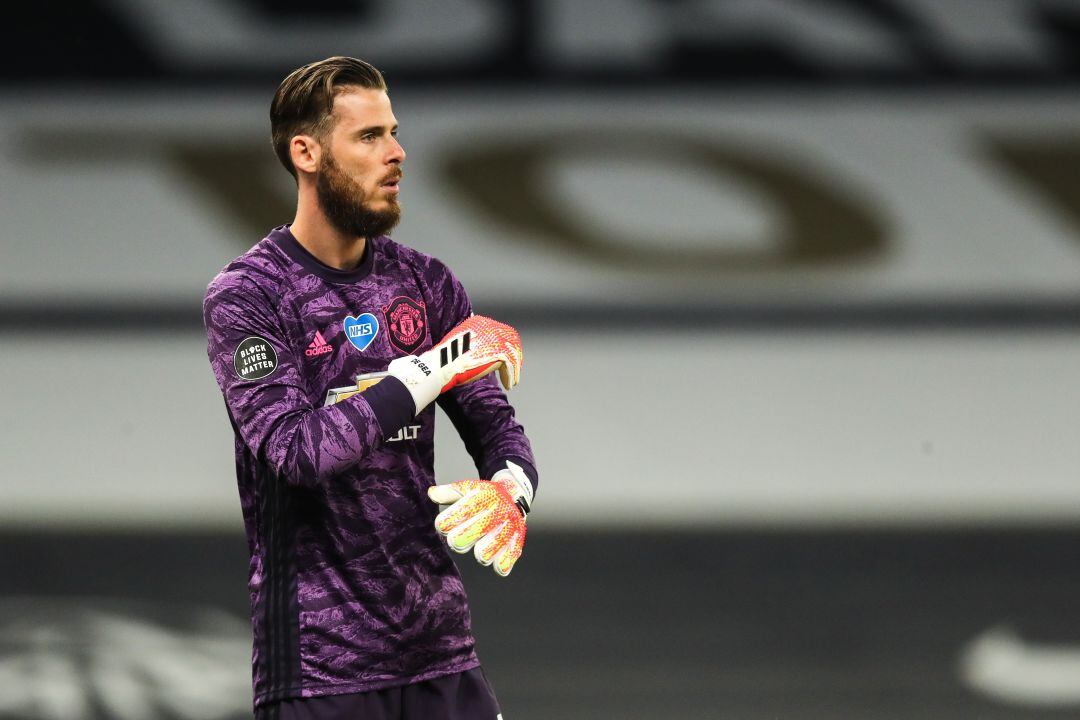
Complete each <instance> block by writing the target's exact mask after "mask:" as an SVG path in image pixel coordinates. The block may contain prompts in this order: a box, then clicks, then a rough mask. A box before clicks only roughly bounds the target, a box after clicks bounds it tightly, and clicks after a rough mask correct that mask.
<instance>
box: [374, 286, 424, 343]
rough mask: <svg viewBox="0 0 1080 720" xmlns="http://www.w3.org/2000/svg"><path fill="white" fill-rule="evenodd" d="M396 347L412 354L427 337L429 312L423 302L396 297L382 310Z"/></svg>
mask: <svg viewBox="0 0 1080 720" xmlns="http://www.w3.org/2000/svg"><path fill="white" fill-rule="evenodd" d="M382 312H383V317H385V318H386V327H387V328H389V336H390V342H391V343H393V344H394V347H396V348H398V349H400V350H403V351H404V352H406V353H409V354H412V353H413V351H415V350H416V348H418V347H420V344H421V343H423V342H424V338H425V337H426V336H427V324H428V323H427V310H426V306H425V305H424V303H422V302H417V301H416V300H413V299H412V298H407V297H396V298H394V299H393V300H391V301H390V304H389V305H387V306H386V307H384V308H383V309H382Z"/></svg>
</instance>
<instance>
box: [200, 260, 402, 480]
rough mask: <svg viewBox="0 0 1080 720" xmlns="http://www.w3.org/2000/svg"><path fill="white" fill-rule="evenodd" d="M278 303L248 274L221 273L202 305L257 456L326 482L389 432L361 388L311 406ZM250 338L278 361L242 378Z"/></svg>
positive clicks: (235, 416)
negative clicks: (239, 358) (239, 360)
mask: <svg viewBox="0 0 1080 720" xmlns="http://www.w3.org/2000/svg"><path fill="white" fill-rule="evenodd" d="M273 307H274V305H273V302H272V301H271V300H270V298H268V297H267V295H266V293H265V292H264V291H263V290H262V289H261V288H260V287H258V286H256V285H255V284H254V283H253V282H251V281H250V280H249V279H248V278H247V277H245V276H243V275H240V274H231V273H223V274H221V275H219V276H218V277H217V278H215V280H214V282H213V283H211V285H210V288H209V290H208V292H207V296H206V300H205V302H204V305H203V319H204V322H205V324H206V329H207V337H208V346H207V354H208V355H209V357H210V364H211V366H212V367H213V369H214V375H215V377H216V379H217V382H218V386H219V387H220V388H221V391H222V393H223V394H224V397H225V404H226V406H227V408H228V411H229V415H230V417H231V418H232V420H233V422H234V424H235V425H236V427H237V428H238V429H239V432H240V435H241V437H242V438H243V440H244V442H245V444H247V446H248V447H249V448H250V449H251V451H252V452H253V453H254V454H255V456H256V457H258V458H260V459H262V460H265V461H266V462H267V463H268V464H269V465H270V467H271V468H273V470H274V471H275V473H276V474H277V475H278V476H279V477H281V478H283V479H284V480H285V481H286V482H288V483H289V484H294V485H305V486H314V485H319V484H323V483H326V482H327V481H329V480H330V479H331V478H333V477H334V476H335V475H337V474H339V473H341V472H342V471H343V470H345V469H347V468H349V467H350V466H352V465H355V464H356V463H357V462H359V461H360V460H362V459H363V458H364V457H365V456H366V455H367V454H368V452H369V451H370V450H371V449H372V448H373V447H375V446H377V445H378V444H379V443H381V442H382V439H383V437H385V436H384V435H383V432H382V428H381V427H380V424H379V420H378V418H377V416H376V414H375V412H374V410H373V409H372V408H371V406H370V405H369V404H368V402H367V400H366V399H365V398H364V397H363V394H359V395H354V396H353V397H351V398H348V399H347V400H346V401H344V402H342V403H338V404H336V405H330V406H326V407H318V408H316V407H314V406H313V405H312V404H311V402H310V401H309V400H308V397H307V394H306V392H305V389H304V388H305V383H304V379H303V376H302V375H301V372H300V368H299V366H298V364H297V359H296V357H295V356H294V352H293V350H292V344H291V343H289V342H288V340H287V338H285V337H284V335H285V333H284V332H283V331H282V329H281V328H280V326H279V324H278V321H277V319H276V317H275V314H274V312H273ZM251 338H256V339H259V340H262V341H265V342H266V343H268V344H269V345H270V346H271V347H272V348H273V351H274V354H275V355H276V359H277V360H276V365H275V367H274V368H273V370H272V371H271V372H270V373H269V374H268V375H266V376H265V377H262V378H258V379H250V378H247V379H246V378H243V377H241V376H240V374H239V373H238V372H237V370H236V367H235V362H236V360H235V357H236V354H237V352H238V349H239V348H240V345H241V344H242V343H244V342H245V341H247V340H248V339H251ZM380 384H381V383H380Z"/></svg>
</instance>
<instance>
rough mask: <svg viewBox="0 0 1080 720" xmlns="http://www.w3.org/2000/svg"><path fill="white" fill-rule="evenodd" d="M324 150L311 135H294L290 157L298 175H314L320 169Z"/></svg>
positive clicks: (290, 147) (290, 143)
mask: <svg viewBox="0 0 1080 720" xmlns="http://www.w3.org/2000/svg"><path fill="white" fill-rule="evenodd" d="M321 153H322V148H321V147H320V146H319V143H318V141H316V140H315V138H313V137H312V136H310V135H293V137H292V139H291V140H289V157H290V158H291V159H292V164H293V167H295V168H296V171H297V173H313V172H315V170H316V168H318V167H319V157H320V155H321Z"/></svg>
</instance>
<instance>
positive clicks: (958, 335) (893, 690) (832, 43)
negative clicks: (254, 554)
mask: <svg viewBox="0 0 1080 720" xmlns="http://www.w3.org/2000/svg"><path fill="white" fill-rule="evenodd" d="M5 18H6V20H7V22H6V27H7V28H8V30H9V32H7V33H6V34H5V42H4V44H3V45H2V46H0V60H2V61H0V158H2V161H0V213H2V216H0V217H2V227H3V231H2V233H0V371H2V376H3V378H4V380H3V382H2V383H0V429H2V433H0V458H2V464H0V548H2V550H0V577H2V578H3V581H2V582H0V625H2V631H0V718H3V719H5V720H6V719H8V718H21V719H27V720H92V719H96V718H123V719H124V720H129V719H130V720H144V719H151V718H183V719H185V720H212V719H215V720H216V719H226V720H232V719H233V718H243V717H250V686H249V673H250V663H249V656H250V630H249V624H248V608H247V594H246V587H245V581H246V564H247V550H246V545H245V540H244V537H243V529H242V525H241V517H240V508H239V502H238V499H237V493H236V487H235V477H234V470H233V459H232V445H231V443H232V435H231V430H230V428H229V425H228V421H227V418H226V414H225V411H224V407H223V403H222V400H221V398H220V394H219V393H218V390H217V387H216V385H215V384H214V381H213V377H212V375H211V373H210V370H209V366H208V363H207V360H206V354H205V336H204V334H203V328H202V324H201V314H200V304H201V300H202V296H203V293H204V291H205V288H206V285H207V283H208V282H209V281H210V279H211V278H212V277H213V276H214V275H215V274H216V273H217V271H218V270H219V269H220V268H221V267H222V266H223V265H224V264H225V263H226V262H228V261H229V260H231V259H232V258H234V257H235V256H237V255H239V254H241V253H242V252H244V251H245V250H246V249H247V248H248V247H250V246H251V245H252V244H254V243H255V242H257V241H258V240H259V239H260V238H261V237H262V236H263V235H264V234H265V233H266V232H267V231H268V230H269V229H270V228H272V227H274V226H276V225H280V224H282V223H284V222H288V221H290V220H291V219H292V214H293V210H294V201H295V195H294V192H295V190H294V187H293V185H292V181H291V179H290V178H289V176H288V175H287V174H286V173H285V172H284V171H283V170H282V169H281V168H280V167H279V166H278V164H277V161H276V158H275V156H274V154H273V152H272V150H271V148H270V143H269V121H268V110H269V103H270V99H271V97H272V95H273V92H274V90H275V89H276V87H277V84H278V83H279V82H280V80H281V79H282V78H283V77H284V76H285V75H286V74H287V73H288V72H289V71H291V70H292V69H294V68H295V67H298V66H299V65H301V64H304V63H307V62H310V61H312V60H316V59H321V58H323V57H326V56H329V55H335V54H345V55H354V56H357V57H362V58H364V59H367V60H369V61H371V62H373V63H374V64H375V65H376V66H378V67H380V68H381V69H383V70H384V72H385V74H386V77H387V80H388V82H389V84H390V89H391V97H392V100H393V103H394V110H395V113H396V115H397V117H398V118H399V120H400V121H401V140H402V142H403V144H404V146H405V148H406V150H407V151H408V154H409V157H408V160H407V161H406V165H405V169H406V178H405V180H404V183H403V203H404V206H405V214H404V219H403V221H402V223H401V225H400V226H399V228H398V229H397V230H396V231H395V238H396V239H397V240H398V241H400V242H403V243H405V244H408V245H411V246H413V247H416V248H418V249H420V250H423V251H425V252H428V253H432V254H434V255H436V256H437V257H439V258H441V259H442V260H444V261H445V262H447V263H448V264H449V265H450V266H451V267H452V268H453V269H454V270H455V271H456V273H457V274H458V276H459V277H460V278H461V279H462V280H463V281H464V283H465V285H466V286H467V287H468V288H469V289H470V292H471V294H472V297H473V300H474V305H475V307H476V309H477V311H478V312H483V313H485V314H489V315H493V316H495V317H498V318H500V319H503V320H506V321H508V322H511V323H513V324H515V325H516V326H518V327H519V329H520V330H521V332H522V335H523V338H524V341H525V346H526V349H527V353H526V355H527V360H526V364H525V372H524V374H523V382H522V384H521V386H520V389H518V390H516V391H515V393H514V395H513V397H512V400H513V401H514V404H515V406H516V407H517V408H518V414H519V417H520V419H521V420H522V421H523V423H524V424H525V427H526V429H527V431H528V432H529V435H530V437H531V439H532V442H533V445H534V448H535V451H536V455H537V458H538V462H539V466H540V472H541V488H540V492H539V495H538V498H537V503H536V507H535V512H534V513H533V514H532V515H531V516H530V527H531V530H530V535H529V541H528V544H527V548H526V552H525V555H524V558H523V560H522V561H521V562H520V563H519V565H518V566H517V568H516V570H515V572H514V574H513V575H512V576H511V577H510V578H508V579H506V580H503V579H499V578H496V577H495V576H494V574H492V573H490V572H486V571H483V570H482V569H480V568H477V567H474V564H473V563H472V562H471V558H466V559H464V560H463V561H462V562H461V563H460V565H461V568H462V571H463V573H464V574H465V579H466V583H467V588H468V590H469V592H470V597H471V598H472V603H471V606H472V611H473V619H474V625H475V630H476V634H477V638H478V651H479V653H480V656H481V659H482V660H483V661H484V664H485V667H486V669H487V672H488V674H489V676H490V677H491V679H492V682H493V684H494V686H495V689H496V691H497V692H498V694H499V697H500V699H501V701H502V704H503V708H504V711H505V712H504V714H505V717H507V718H508V719H514V720H536V719H540V718H626V719H628V720H637V719H644V718H681V719H683V720H686V719H690V718H695V719H696V718H735V719H739V720H758V719H760V720H766V719H769V720H776V719H778V718H783V719H789V718H790V719H797V720H851V719H853V718H867V719H873V720H915V719H928V720H938V719H944V718H949V719H950V720H957V719H965V718H972V719H974V718H978V719H980V720H996V719H1002V720H1004V719H1009V720H1012V719H1020V718H1025V719H1026V718H1030V719H1032V720H1039V719H1043V718H1045V719H1047V720H1050V719H1052V718H1053V719H1063V718H1076V717H1080V572H1078V568H1080V524H1078V521H1080V482H1078V480H1080V477H1078V476H1080V443H1078V442H1076V438H1075V432H1076V428H1077V427H1078V426H1080V292H1078V288H1080V210H1078V208H1080V94H1078V92H1077V91H1078V90H1080V2H1077V1H1076V0H813V1H812V0H668V1H663V0H593V1H592V2H576V1H574V0H517V1H516V2H496V1H494V0H443V1H442V2H437V3H434V2H420V1H419V0H398V1H397V2H394V3H391V2H385V1H381V0H318V1H315V0H312V1H310V2H307V3H302V4H300V3H289V2H282V1H281V0H229V1H226V0H222V1H219V2H211V1H210V0H185V1H183V2H167V1H166V0H93V1H89V2H80V3H57V2H48V1H46V2H37V3H17V4H16V5H14V6H13V9H9V10H7V11H6V13H5ZM438 435H439V440H438V448H439V455H438V468H437V469H438V474H439V477H440V479H441V480H443V481H446V480H452V479H457V478H461V477H467V476H470V475H472V474H474V472H475V470H474V469H473V468H472V466H471V463H470V461H469V459H468V457H467V456H466V454H465V452H464V450H463V449H462V448H461V444H460V442H459V441H458V440H457V438H456V436H455V434H454V432H453V429H452V427H451V426H450V424H449V423H448V422H446V419H445V418H442V419H441V425H440V427H439V430H438ZM509 608H513V612H511V611H510V610H509Z"/></svg>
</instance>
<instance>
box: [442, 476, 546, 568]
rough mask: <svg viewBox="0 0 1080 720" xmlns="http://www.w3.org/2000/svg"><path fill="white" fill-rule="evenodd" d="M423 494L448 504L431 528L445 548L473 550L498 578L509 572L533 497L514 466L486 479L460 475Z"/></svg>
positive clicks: (525, 479) (518, 554)
mask: <svg viewBox="0 0 1080 720" xmlns="http://www.w3.org/2000/svg"><path fill="white" fill-rule="evenodd" d="M428 497H429V498H431V499H432V500H434V501H435V502H437V503H439V504H441V505H450V507H448V508H446V509H444V510H443V511H442V512H440V513H439V514H438V515H437V516H436V517H435V529H436V530H438V531H439V532H440V533H442V534H443V535H445V536H446V542H447V544H448V545H449V546H450V547H451V549H453V550H455V551H457V552H459V553H466V552H468V551H469V548H473V554H474V555H475V556H476V559H477V561H479V562H480V564H481V565H492V566H493V567H494V568H495V572H497V573H498V574H499V575H502V576H503V577H505V576H507V575H509V574H510V571H511V570H512V569H513V567H514V563H515V562H517V559H518V558H519V557H521V551H522V549H523V548H524V546H525V516H526V515H528V513H529V506H530V504H531V503H532V499H533V489H532V483H530V482H529V478H528V477H527V476H526V475H525V471H524V470H522V469H521V467H520V466H519V465H516V464H515V463H512V462H509V461H507V463H506V469H505V470H500V471H498V472H497V473H495V474H494V475H493V476H492V477H491V480H462V481H460V482H456V483H450V484H449V485H435V486H433V487H430V488H428Z"/></svg>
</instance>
